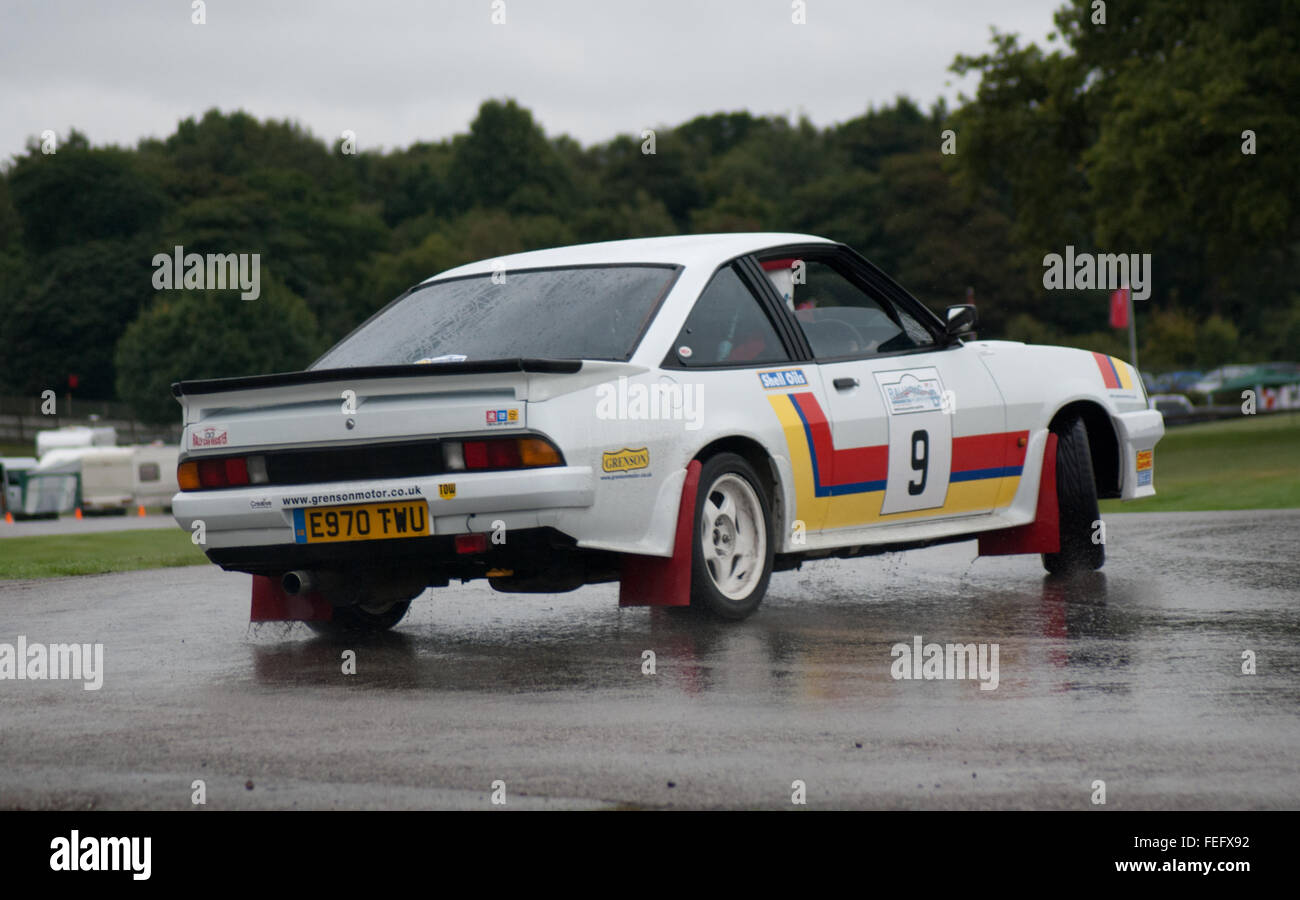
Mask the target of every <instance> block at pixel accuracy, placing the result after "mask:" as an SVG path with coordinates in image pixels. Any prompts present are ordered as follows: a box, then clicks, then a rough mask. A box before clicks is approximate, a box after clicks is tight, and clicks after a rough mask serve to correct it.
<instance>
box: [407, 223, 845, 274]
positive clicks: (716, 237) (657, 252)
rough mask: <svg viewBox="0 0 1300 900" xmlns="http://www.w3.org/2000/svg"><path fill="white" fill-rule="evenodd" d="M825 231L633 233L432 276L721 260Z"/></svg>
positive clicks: (809, 239) (818, 240)
mask: <svg viewBox="0 0 1300 900" xmlns="http://www.w3.org/2000/svg"><path fill="white" fill-rule="evenodd" d="M832 243H834V241H829V240H827V239H826V238H823V237H817V236H816V235H811V234H795V233H790V232H765V231H758V232H744V233H739V234H683V235H673V236H671V237H652V238H633V239H632V240H625V241H603V242H601V243H598V244H576V245H573V246H569V247H552V248H550V249H548V250H529V251H527V252H526V253H512V254H510V255H508V256H501V257H496V258H493V259H483V260H479V261H478V262H472V263H467V264H465V265H463V266H457V267H456V268H454V269H448V270H447V271H445V272H440V273H439V274H437V275H434V276H433V277H432V278H428V279H425V280H426V282H427V281H434V280H437V279H443V278H457V277H460V276H462V275H482V274H487V273H489V272H492V271H493V270H494V269H497V268H504V269H506V270H507V271H509V270H511V269H515V270H518V269H533V268H548V267H552V266H584V265H587V266H589V265H600V264H611V263H666V264H669V265H681V266H691V265H708V266H710V267H713V266H717V265H720V264H721V263H723V262H725V261H726V260H728V259H731V258H732V257H736V256H740V255H742V254H745V253H755V252H757V251H759V250H765V249H767V248H768V247H779V246H781V245H783V244H832Z"/></svg>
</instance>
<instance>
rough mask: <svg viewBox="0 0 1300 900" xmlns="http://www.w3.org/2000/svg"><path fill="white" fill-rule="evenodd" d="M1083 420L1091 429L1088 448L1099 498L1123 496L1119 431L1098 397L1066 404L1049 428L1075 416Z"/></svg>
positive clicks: (1056, 414) (1054, 417)
mask: <svg viewBox="0 0 1300 900" xmlns="http://www.w3.org/2000/svg"><path fill="white" fill-rule="evenodd" d="M1076 415H1077V416H1079V417H1080V418H1081V419H1082V420H1083V427H1084V430H1085V431H1086V432H1087V433H1088V450H1089V455H1090V456H1091V457H1092V473H1093V480H1094V481H1095V482H1096V485H1097V498H1098V499H1101V500H1106V499H1112V498H1115V497H1119V496H1120V492H1121V490H1122V488H1123V484H1122V482H1121V478H1120V472H1121V467H1120V452H1119V435H1118V434H1117V433H1116V431H1115V425H1114V423H1113V422H1111V419H1110V413H1109V412H1107V411H1106V408H1105V407H1104V406H1102V405H1101V404H1100V403H1098V402H1096V401H1095V400H1075V401H1072V402H1070V403H1067V404H1065V405H1064V406H1062V407H1061V408H1060V409H1058V410H1057V411H1056V412H1055V413H1054V414H1053V415H1052V419H1051V422H1050V423H1049V425H1048V427H1049V428H1055V427H1056V426H1057V425H1059V424H1060V423H1061V422H1063V421H1065V420H1066V419H1069V418H1072V417H1073V416H1076Z"/></svg>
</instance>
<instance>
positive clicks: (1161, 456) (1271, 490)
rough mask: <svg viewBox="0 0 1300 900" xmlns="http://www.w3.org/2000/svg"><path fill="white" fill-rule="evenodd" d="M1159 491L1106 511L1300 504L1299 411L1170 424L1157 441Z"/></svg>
mask: <svg viewBox="0 0 1300 900" xmlns="http://www.w3.org/2000/svg"><path fill="white" fill-rule="evenodd" d="M1155 486H1156V495H1155V496H1154V497H1151V498H1149V499H1146V500H1135V501H1133V502H1131V503H1123V502H1121V501H1119V500H1104V501H1102V504H1101V511H1102V512H1177V511H1190V510H1219V509H1292V508H1295V507H1300V413H1279V414H1277V415H1269V416H1258V417H1256V416H1242V417H1241V418H1240V419H1232V420H1228V421H1223V422H1205V423H1202V424H1199V425H1180V426H1178V427H1177V428H1170V429H1168V430H1167V431H1166V432H1165V436H1164V437H1163V438H1161V439H1160V443H1158V444H1156V452H1155Z"/></svg>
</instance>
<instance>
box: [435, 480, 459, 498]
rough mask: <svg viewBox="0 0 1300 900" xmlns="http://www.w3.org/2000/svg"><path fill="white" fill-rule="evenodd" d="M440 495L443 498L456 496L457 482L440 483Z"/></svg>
mask: <svg viewBox="0 0 1300 900" xmlns="http://www.w3.org/2000/svg"><path fill="white" fill-rule="evenodd" d="M438 496H439V497H441V498H442V499H443V500H451V499H452V498H454V497H455V496H456V482H454V481H449V482H447V483H446V484H440V485H438Z"/></svg>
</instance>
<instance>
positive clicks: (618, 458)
mask: <svg viewBox="0 0 1300 900" xmlns="http://www.w3.org/2000/svg"><path fill="white" fill-rule="evenodd" d="M649 467H650V448H649V447H642V448H640V449H639V450H631V449H629V448H627V447H624V448H623V449H621V450H606V451H604V452H603V453H601V454H600V468H601V469H602V470H604V471H605V472H608V473H610V474H608V475H602V476H601V479H602V480H609V479H611V478H648V477H649V476H650V473H649V472H638V471H637V470H639V469H648V468H649Z"/></svg>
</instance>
